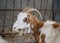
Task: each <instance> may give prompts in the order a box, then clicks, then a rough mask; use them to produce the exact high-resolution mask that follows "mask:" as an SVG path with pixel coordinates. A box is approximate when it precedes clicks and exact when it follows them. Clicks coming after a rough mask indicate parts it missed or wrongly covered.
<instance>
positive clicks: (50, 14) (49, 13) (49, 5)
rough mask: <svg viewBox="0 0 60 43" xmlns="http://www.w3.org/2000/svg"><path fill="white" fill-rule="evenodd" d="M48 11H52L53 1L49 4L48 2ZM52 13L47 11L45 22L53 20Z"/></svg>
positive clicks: (49, 0)
mask: <svg viewBox="0 0 60 43" xmlns="http://www.w3.org/2000/svg"><path fill="white" fill-rule="evenodd" d="M46 8H47V9H51V8H52V0H48V2H47V7H46ZM52 15H53V14H52V12H50V11H46V16H45V21H46V20H48V19H49V20H52Z"/></svg>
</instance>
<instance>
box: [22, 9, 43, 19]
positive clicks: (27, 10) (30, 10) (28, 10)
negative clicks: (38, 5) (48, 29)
mask: <svg viewBox="0 0 60 43" xmlns="http://www.w3.org/2000/svg"><path fill="white" fill-rule="evenodd" d="M23 11H25V12H28V13H29V12H32V11H36V12H37V13H39V15H40V17H41V20H43V17H42V15H41V13H40V12H39V11H38V10H37V9H34V8H25V9H24V10H23Z"/></svg>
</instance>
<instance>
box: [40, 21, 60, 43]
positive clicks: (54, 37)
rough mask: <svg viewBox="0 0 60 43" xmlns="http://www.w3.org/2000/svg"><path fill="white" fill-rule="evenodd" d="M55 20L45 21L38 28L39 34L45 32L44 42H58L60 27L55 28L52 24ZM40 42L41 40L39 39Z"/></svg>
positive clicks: (59, 42) (59, 39) (59, 41)
mask: <svg viewBox="0 0 60 43" xmlns="http://www.w3.org/2000/svg"><path fill="white" fill-rule="evenodd" d="M54 23H56V22H53V21H49V20H48V21H47V22H45V23H44V25H43V27H42V28H40V31H41V34H45V36H46V37H45V43H60V27H58V28H57V29H55V28H54V27H53V26H52V24H54ZM40 42H41V40H40Z"/></svg>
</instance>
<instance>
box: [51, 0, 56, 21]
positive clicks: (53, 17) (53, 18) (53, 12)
mask: <svg viewBox="0 0 60 43" xmlns="http://www.w3.org/2000/svg"><path fill="white" fill-rule="evenodd" d="M52 9H55V8H54V0H53V4H52ZM55 13H56V12H55V10H53V11H52V14H53V16H52V20H54V21H55Z"/></svg>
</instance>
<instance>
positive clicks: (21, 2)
mask: <svg viewBox="0 0 60 43" xmlns="http://www.w3.org/2000/svg"><path fill="white" fill-rule="evenodd" d="M21 8H22V0H20V9H21Z"/></svg>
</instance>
